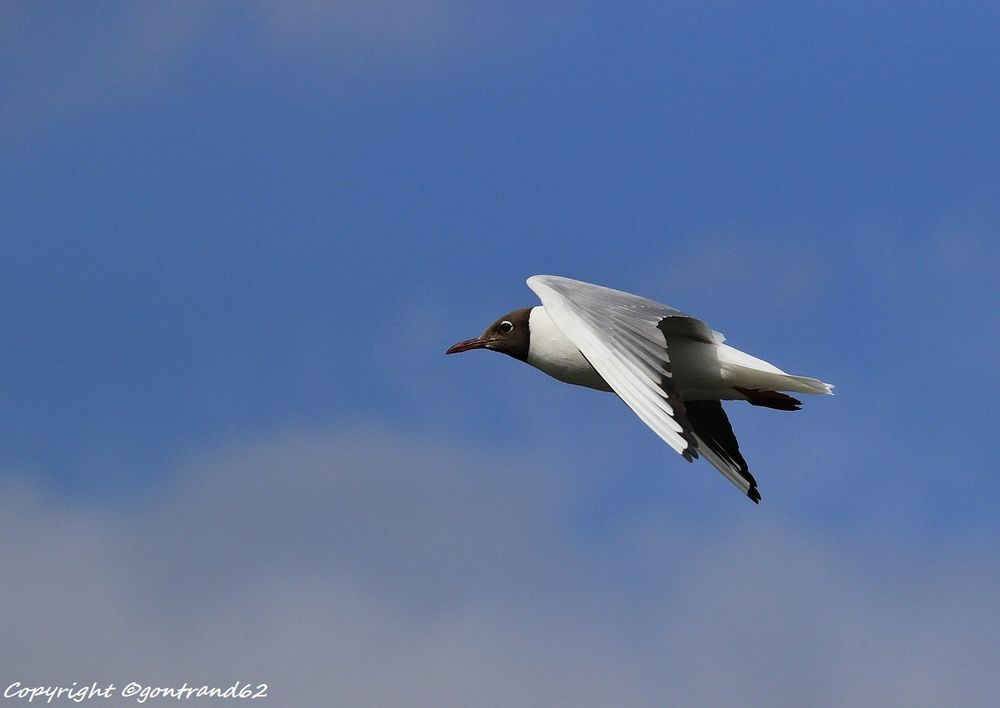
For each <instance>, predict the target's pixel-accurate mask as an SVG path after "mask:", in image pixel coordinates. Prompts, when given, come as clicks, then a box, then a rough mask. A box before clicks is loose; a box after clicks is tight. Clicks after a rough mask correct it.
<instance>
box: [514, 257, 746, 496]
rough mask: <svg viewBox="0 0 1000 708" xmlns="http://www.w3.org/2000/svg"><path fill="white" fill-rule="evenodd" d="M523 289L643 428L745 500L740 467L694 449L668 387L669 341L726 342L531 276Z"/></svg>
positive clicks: (657, 313)
mask: <svg viewBox="0 0 1000 708" xmlns="http://www.w3.org/2000/svg"><path fill="white" fill-rule="evenodd" d="M528 287H529V288H531V289H532V290H533V291H534V292H535V293H536V294H537V295H538V297H539V299H541V301H542V304H543V305H544V306H545V311H546V312H547V313H548V315H549V317H551V318H552V321H553V322H555V324H556V326H557V327H559V329H560V330H561V331H562V333H563V334H564V335H566V337H567V339H569V340H570V341H571V342H573V344H575V345H576V346H577V348H579V350H580V352H581V353H582V354H583V355H584V356H585V357H586V358H587V360H588V361H589V362H590V364H591V365H592V366H593V367H594V368H595V369H596V370H597V372H598V373H599V374H600V375H601V376H602V377H603V378H604V380H605V381H607V383H608V385H609V386H611V388H612V389H614V391H615V393H617V394H618V395H619V397H621V399H622V400H623V401H624V402H625V404H626V405H627V406H628V407H629V408H631V409H632V411H633V412H634V413H635V414H636V415H637V416H639V418H640V419H641V420H642V422H644V423H645V424H646V425H648V426H649V427H650V428H651V429H652V430H653V432H655V433H656V434H657V435H658V436H660V438H661V439H662V440H663V441H664V442H665V443H667V444H668V445H670V447H672V448H673V449H674V450H676V451H677V452H678V453H680V454H681V455H683V456H684V458H685V459H687V460H688V461H691V460H693V459H694V458H695V457H697V456H698V451H699V448H701V449H702V450H703V452H704V454H705V457H706V458H707V459H708V460H709V462H711V463H712V464H713V465H714V466H715V467H716V468H717V469H718V470H719V471H720V472H722V473H723V474H724V475H725V476H726V478H727V479H729V480H730V481H731V482H732V483H733V484H735V485H736V486H737V487H739V488H740V489H741V490H742V491H743V493H744V494H748V493H749V491H750V489H751V488H753V485H752V484H751V483H750V482H748V480H747V479H746V478H745V477H744V476H743V475H742V474H741V471H742V470H741V469H740V468H741V467H742V465H739V464H733V462H734V460H730V459H727V458H726V457H725V456H720V455H719V454H717V453H716V451H715V450H713V449H712V447H711V446H710V445H705V441H699V439H698V435H697V433H698V432H699V431H696V430H694V429H693V428H692V425H691V422H690V421H689V420H688V418H687V416H686V415H685V405H684V401H683V400H681V397H680V395H679V394H678V393H677V388H676V386H675V385H674V383H673V381H672V372H671V368H670V351H669V347H668V346H667V335H671V336H684V337H689V338H691V339H695V340H699V341H704V342H708V343H713V342H714V343H718V342H721V341H723V339H724V338H723V336H722V335H721V334H719V333H718V332H715V331H713V330H712V328H711V327H709V326H708V325H707V324H705V323H704V322H703V321H701V320H699V319H698V318H696V317H692V316H690V315H687V314H685V313H683V312H681V311H680V310H675V309H674V308H672V307H667V306H666V305H662V304H660V303H658V302H655V301H653V300H648V299H646V298H644V297H639V296H638V295H632V294H630V293H626V292H622V291H620V290H612V289H610V288H604V287H600V286H598V285H591V284H590V283H584V282H581V281H579V280H572V279H570V278H561V277H557V276H553V275H535V276H532V277H530V278H528ZM699 443H700V444H699ZM751 498H752V496H751Z"/></svg>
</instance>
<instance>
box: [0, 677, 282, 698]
mask: <svg viewBox="0 0 1000 708" xmlns="http://www.w3.org/2000/svg"><path fill="white" fill-rule="evenodd" d="M3 697H4V700H5V701H24V702H26V703H32V704H36V703H52V702H55V701H72V702H74V703H83V702H84V701H101V700H107V699H109V698H118V697H121V698H128V699H131V700H133V701H135V702H136V703H145V702H146V701H150V700H155V699H158V698H159V699H163V698H166V699H168V700H173V701H183V700H188V699H191V698H242V699H250V700H253V699H255V698H267V684H266V683H256V684H255V683H243V682H242V681H237V682H236V683H234V684H233V685H232V686H225V687H219V686H204V685H203V686H192V685H190V684H187V683H184V684H181V685H180V686H147V685H145V684H141V683H136V682H135V681H132V682H130V683H127V684H125V685H123V686H121V687H119V686H116V685H115V684H113V683H106V684H101V683H97V682H96V681H95V682H93V683H91V684H89V685H83V686H81V685H80V684H79V683H78V682H77V681H74V682H73V683H72V684H70V685H69V686H29V685H25V684H23V683H21V682H20V681H15V682H14V683H12V684H9V685H8V686H7V687H6V688H5V689H4V692H3Z"/></svg>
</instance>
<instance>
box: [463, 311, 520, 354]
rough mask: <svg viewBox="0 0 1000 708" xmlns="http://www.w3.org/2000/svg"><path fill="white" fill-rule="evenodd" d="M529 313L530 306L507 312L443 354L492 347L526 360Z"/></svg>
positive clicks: (494, 349) (497, 350) (496, 350)
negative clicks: (483, 329) (477, 333)
mask: <svg viewBox="0 0 1000 708" xmlns="http://www.w3.org/2000/svg"><path fill="white" fill-rule="evenodd" d="M530 314H531V308H530V307H522V308H521V309H520V310H514V311H513V312H510V313H507V314H506V315H504V316H503V317H501V318H500V319H498V320H497V321H496V322H494V323H493V324H491V325H490V326H489V327H487V328H486V331H485V332H483V333H482V334H480V335H479V336H478V337H474V338H473V339H466V340H465V341H464V342H459V343H458V344H453V345H452V346H451V347H449V348H448V351H446V352H445V354H458V353H459V352H467V351H469V350H470V349H492V350H493V351H495V352H500V353H501V354H507V355H509V356H512V357H514V358H515V359H520V360H521V361H527V360H528V340H529V339H530V337H531V333H530V332H529V331H528V316H529V315H530Z"/></svg>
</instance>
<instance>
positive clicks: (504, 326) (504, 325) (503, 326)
mask: <svg viewBox="0 0 1000 708" xmlns="http://www.w3.org/2000/svg"><path fill="white" fill-rule="evenodd" d="M512 329H514V325H513V323H511V322H508V321H507V320H504V321H503V322H501V323H500V332H502V333H503V334H507V333H508V332H509V331H511V330H512Z"/></svg>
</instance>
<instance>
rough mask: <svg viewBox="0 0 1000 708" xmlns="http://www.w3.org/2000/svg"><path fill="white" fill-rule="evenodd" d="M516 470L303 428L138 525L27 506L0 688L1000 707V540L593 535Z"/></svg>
mask: <svg viewBox="0 0 1000 708" xmlns="http://www.w3.org/2000/svg"><path fill="white" fill-rule="evenodd" d="M513 452H516V453H517V454H515V455H514V458H513V459H519V460H520V461H521V462H523V463H524V464H523V466H513V465H510V464H508V460H509V459H510V458H509V457H507V456H497V455H493V454H491V452H490V451H489V450H462V449H454V448H449V447H448V446H444V445H441V444H437V443H433V442H429V441H421V440H417V439H412V438H408V437H406V436H399V435H397V434H394V433H391V432H388V431H384V430H382V431H379V430H364V429H356V430H353V431H329V430H314V431H305V432H302V431H299V432H295V431H289V432H287V433H283V434H275V435H272V436H270V437H268V438H266V439H262V440H260V441H257V442H253V443H248V444H240V445H233V446H231V447H229V448H226V449H221V450H216V451H214V452H212V453H210V454H205V455H200V456H197V457H195V458H193V459H191V460H189V461H188V462H187V463H185V464H183V465H182V470H181V471H180V472H179V474H178V475H177V477H176V483H175V484H174V485H172V486H171V487H169V488H164V489H161V490H160V491H159V492H158V493H156V494H155V495H153V496H151V497H150V498H147V499H144V500H141V501H138V502H135V503H134V504H130V505H129V506H128V507H125V506H124V505H123V504H122V503H121V502H120V501H114V502H106V503H100V502H98V503H92V504H87V503H82V502H76V501H73V500H65V499H63V500H60V499H55V498H52V497H50V496H49V495H47V494H44V493H41V492H39V491H38V490H32V488H31V487H30V485H14V484H11V483H8V484H7V485H6V489H5V493H4V495H3V497H2V501H0V506H2V507H3V508H2V513H0V519H2V521H0V562H2V563H3V564H4V567H5V568H6V569H8V570H7V572H5V574H4V576H3V580H2V581H0V583H2V593H3V597H4V598H5V600H6V601H7V604H8V607H9V608H16V611H10V612H5V613H4V614H3V616H2V619H0V636H2V637H3V640H2V641H0V666H2V667H3V670H2V672H0V681H5V682H6V683H5V684H4V685H7V684H9V683H10V682H12V681H15V680H17V681H23V682H33V683H39V682H42V683H49V684H52V683H59V682H63V683H69V682H72V681H79V682H90V681H98V682H101V681H115V682H117V683H119V684H120V683H122V682H126V681H131V680H136V681H140V682H146V683H157V684H167V685H169V684H171V683H179V682H182V681H184V680H187V681H189V682H208V683H216V684H224V685H228V684H229V683H232V682H233V681H235V680H237V679H239V680H244V681H254V682H257V681H265V682H268V683H269V684H270V686H271V695H272V696H273V699H272V700H273V702H275V703H276V704H282V705H302V706H307V705H317V706H319V705H351V706H366V705H372V706H375V705H378V706H385V705H408V706H424V705H425V706H467V705H498V706H499V705H567V706H569V705H572V706H588V705H592V706H606V705H631V706H639V705H664V704H702V705H704V704H718V705H721V704H733V703H738V704H743V705H748V704H749V705H775V704H779V705H780V704H785V705H795V704H799V705H801V704H810V705H851V706H857V705H884V704H886V703H894V704H905V705H946V704H962V705H975V704H980V705H989V704H991V703H993V702H994V700H995V698H996V697H997V696H998V695H1000V693H998V691H1000V683H998V679H997V678H996V675H995V672H994V671H993V670H992V667H991V666H990V665H989V664H990V657H993V656H996V655H997V652H998V651H1000V639H998V638H997V636H996V633H995V632H993V631H992V630H991V627H994V626H995V625H996V622H997V620H998V614H1000V612H998V610H997V609H996V607H995V604H994V603H993V598H995V597H996V595H997V594H998V592H1000V577H998V573H997V570H996V567H995V564H993V563H992V562H991V559H993V558H995V557H996V551H997V549H996V548H995V547H993V546H991V545H990V544H988V543H981V544H980V545H979V546H974V545H967V546H964V547H963V546H962V545H960V544H958V543H956V544H954V545H953V546H948V545H945V544H941V545H940V546H939V547H926V546H920V545H918V544H916V543H915V542H913V543H911V542H909V541H907V540H906V539H905V538H898V537H897V538H891V537H888V536H887V535H884V534H879V533H878V532H876V531H872V532H871V533H870V534H869V535H868V536H867V537H851V536H850V535H844V534H839V535H834V534H822V533H819V532H817V531H816V530H815V529H813V530H811V531H809V530H804V529H802V528H796V526H795V525H794V524H792V523H791V522H781V521H778V520H776V519H774V513H773V512H772V511H769V510H768V509H767V508H766V506H761V507H759V508H754V509H753V512H754V513H753V514H752V515H743V514H737V513H735V512H734V513H731V514H729V515H728V518H731V519H744V521H739V522H725V521H721V520H720V519H707V520H705V521H704V522H703V523H697V524H696V523H693V522H684V523H681V522H676V521H670V520H669V519H665V518H663V517H662V516H661V515H660V514H659V513H657V514H656V515H653V514H651V513H647V515H645V516H642V515H639V516H638V517H637V518H636V519H635V523H634V524H633V525H632V526H630V527H628V528H626V529H625V530H624V531H623V532H621V533H620V534H619V535H618V536H617V537H615V538H614V539H609V538H604V539H603V540H601V539H594V538H591V537H590V536H588V533H590V532H583V534H582V535H581V531H580V529H578V528H576V527H575V525H574V524H573V523H571V517H572V516H573V513H574V510H576V509H578V508H579V506H580V505H584V506H585V505H586V500H585V499H581V498H580V497H579V496H577V494H578V493H577V492H576V491H574V486H573V481H574V479H573V472H572V471H570V470H559V469H551V468H550V469H543V468H542V467H541V466H540V465H538V464H536V463H534V462H533V461H532V460H531V459H530V455H525V451H524V450H520V451H517V450H515V451H513ZM717 491H718V492H719V493H720V494H721V493H723V489H722V488H719V489H718V490H717ZM735 501H740V500H738V499H735V498H734V502H735ZM661 511H662V510H661ZM637 513H639V512H637ZM588 538H589V539H590V540H588Z"/></svg>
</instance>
